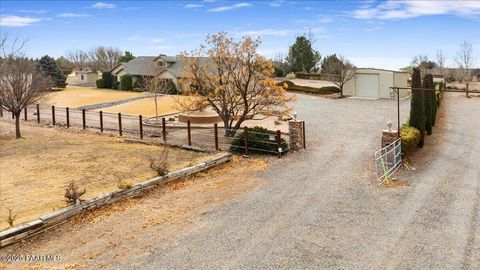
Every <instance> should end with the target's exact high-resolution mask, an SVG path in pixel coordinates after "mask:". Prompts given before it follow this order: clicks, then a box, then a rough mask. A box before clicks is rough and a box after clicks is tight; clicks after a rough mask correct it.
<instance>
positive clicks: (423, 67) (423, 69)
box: [411, 54, 437, 78]
mask: <svg viewBox="0 0 480 270" xmlns="http://www.w3.org/2000/svg"><path fill="white" fill-rule="evenodd" d="M411 65H412V66H413V67H418V68H419V69H420V76H421V77H422V78H423V77H424V76H425V75H426V74H427V70H428V69H431V68H435V67H437V63H435V62H433V61H431V60H430V59H429V58H428V56H426V55H421V54H419V55H417V56H414V57H413V59H412V62H411Z"/></svg>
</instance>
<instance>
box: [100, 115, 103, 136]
mask: <svg viewBox="0 0 480 270" xmlns="http://www.w3.org/2000/svg"><path fill="white" fill-rule="evenodd" d="M100 132H103V112H102V111H100Z"/></svg>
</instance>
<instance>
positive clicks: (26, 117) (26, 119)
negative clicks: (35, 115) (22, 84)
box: [23, 106, 28, 121]
mask: <svg viewBox="0 0 480 270" xmlns="http://www.w3.org/2000/svg"><path fill="white" fill-rule="evenodd" d="M23 110H24V111H25V121H28V116H27V106H25V108H24V109H23Z"/></svg>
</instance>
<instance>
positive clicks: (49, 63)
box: [38, 55, 67, 88]
mask: <svg viewBox="0 0 480 270" xmlns="http://www.w3.org/2000/svg"><path fill="white" fill-rule="evenodd" d="M38 68H39V69H40V71H42V73H43V74H45V76H48V77H50V78H51V79H52V81H53V86H54V87H58V88H65V86H67V83H66V81H67V76H65V75H64V74H63V71H62V69H60V67H59V66H58V64H57V62H55V59H53V58H52V57H50V56H48V55H45V56H43V57H42V58H40V60H38Z"/></svg>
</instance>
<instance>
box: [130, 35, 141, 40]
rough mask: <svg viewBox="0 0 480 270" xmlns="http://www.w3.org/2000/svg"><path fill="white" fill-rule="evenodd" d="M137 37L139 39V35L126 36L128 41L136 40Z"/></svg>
mask: <svg viewBox="0 0 480 270" xmlns="http://www.w3.org/2000/svg"><path fill="white" fill-rule="evenodd" d="M139 39H140V36H138V35H133V36H129V37H127V40H128V41H138V40H139Z"/></svg>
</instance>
